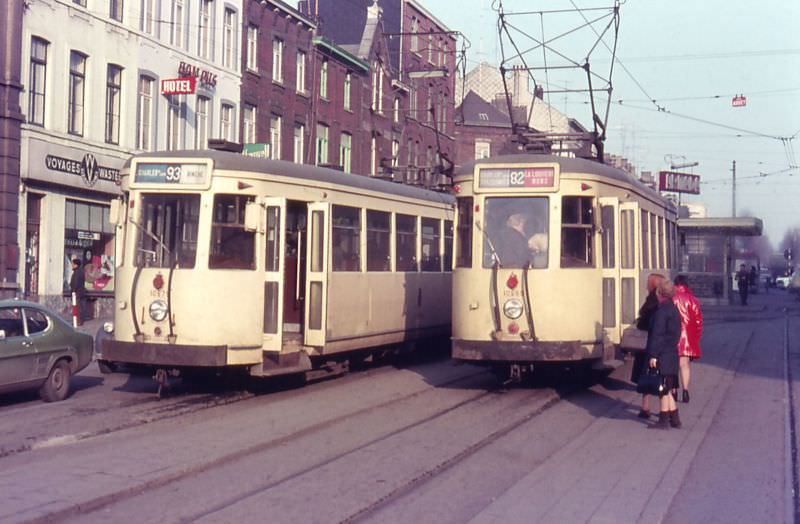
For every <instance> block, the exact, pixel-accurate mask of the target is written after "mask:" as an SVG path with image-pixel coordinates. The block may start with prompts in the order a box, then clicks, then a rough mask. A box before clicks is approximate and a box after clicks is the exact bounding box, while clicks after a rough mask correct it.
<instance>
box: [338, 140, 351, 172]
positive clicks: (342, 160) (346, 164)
mask: <svg viewBox="0 0 800 524" xmlns="http://www.w3.org/2000/svg"><path fill="white" fill-rule="evenodd" d="M352 149H353V137H352V135H350V134H349V133H342V138H341V141H340V143H339V165H341V166H342V171H344V172H345V173H350V172H351V165H350V158H351V152H352Z"/></svg>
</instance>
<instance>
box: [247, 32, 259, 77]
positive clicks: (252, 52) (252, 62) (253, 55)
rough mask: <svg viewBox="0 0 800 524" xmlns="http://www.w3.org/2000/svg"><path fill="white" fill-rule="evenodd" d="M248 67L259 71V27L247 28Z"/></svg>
mask: <svg viewBox="0 0 800 524" xmlns="http://www.w3.org/2000/svg"><path fill="white" fill-rule="evenodd" d="M247 69H249V70H250V71H258V27H256V26H254V25H251V26H248V28H247Z"/></svg>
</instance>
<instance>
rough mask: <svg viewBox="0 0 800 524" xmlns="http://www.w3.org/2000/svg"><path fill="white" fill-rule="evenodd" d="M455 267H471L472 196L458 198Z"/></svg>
mask: <svg viewBox="0 0 800 524" xmlns="http://www.w3.org/2000/svg"><path fill="white" fill-rule="evenodd" d="M456 267H472V198H471V197H470V198H459V199H458V231H457V232H456Z"/></svg>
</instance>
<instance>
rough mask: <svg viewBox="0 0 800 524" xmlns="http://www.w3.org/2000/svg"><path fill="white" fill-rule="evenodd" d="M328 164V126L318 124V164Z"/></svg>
mask: <svg viewBox="0 0 800 524" xmlns="http://www.w3.org/2000/svg"><path fill="white" fill-rule="evenodd" d="M327 163H328V126H326V125H325V124H317V162H316V164H317V165H318V166H319V165H323V164H327Z"/></svg>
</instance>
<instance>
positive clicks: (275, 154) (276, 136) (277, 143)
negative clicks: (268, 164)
mask: <svg viewBox="0 0 800 524" xmlns="http://www.w3.org/2000/svg"><path fill="white" fill-rule="evenodd" d="M282 124H283V119H282V118H281V117H279V116H278V115H272V118H270V119H269V144H270V145H269V157H270V158H271V159H273V160H280V159H281V125H282Z"/></svg>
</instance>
